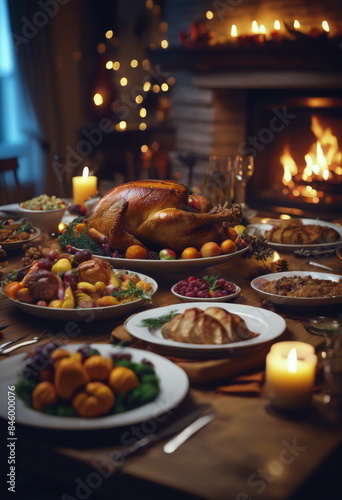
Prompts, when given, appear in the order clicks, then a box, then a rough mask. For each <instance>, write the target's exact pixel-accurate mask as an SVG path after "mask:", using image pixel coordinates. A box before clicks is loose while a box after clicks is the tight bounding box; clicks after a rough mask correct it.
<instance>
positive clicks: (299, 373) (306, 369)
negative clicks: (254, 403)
mask: <svg viewBox="0 0 342 500" xmlns="http://www.w3.org/2000/svg"><path fill="white" fill-rule="evenodd" d="M292 344H296V343H295V342H293V343H292ZM300 344H302V343H301V342H300ZM288 347H291V346H288ZM297 347H298V352H297V348H296V347H292V348H291V349H290V350H289V351H288V354H287V356H284V355H283V354H284V352H283V351H280V350H277V348H275V350H271V351H270V352H269V354H268V355H267V357H266V384H267V392H268V397H269V399H270V402H271V403H272V404H273V405H274V406H276V407H278V408H281V409H284V410H296V409H298V410H302V409H306V408H308V407H309V406H310V403H311V398H312V393H313V389H314V384H315V373H316V365H317V356H316V355H315V354H313V353H312V352H309V351H311V349H310V347H311V346H310V347H307V348H304V347H303V345H300V346H297ZM278 349H280V348H279V347H278ZM287 350H288V349H286V350H285V352H287ZM305 350H307V351H308V352H305ZM299 353H300V354H299Z"/></svg>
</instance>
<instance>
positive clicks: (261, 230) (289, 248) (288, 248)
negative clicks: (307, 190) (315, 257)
mask: <svg viewBox="0 0 342 500" xmlns="http://www.w3.org/2000/svg"><path fill="white" fill-rule="evenodd" d="M299 220H301V221H302V223H303V225H304V226H307V225H308V224H315V225H317V226H326V227H331V228H332V229H335V231H337V232H338V233H339V235H340V239H339V240H338V241H335V242H333V243H313V244H311V245H286V244H283V243H271V242H268V245H269V246H270V247H271V248H273V249H274V250H279V252H294V251H295V250H299V249H301V248H304V249H311V250H312V249H314V248H334V247H338V246H339V245H341V244H342V227H341V226H339V225H338V224H333V223H332V222H325V221H324V220H318V219H299ZM273 228H274V226H273V225H272V224H267V223H266V224H262V223H258V224H250V225H249V226H248V227H247V231H248V232H249V233H250V234H260V235H262V236H264V234H265V232H266V231H269V230H271V229H273Z"/></svg>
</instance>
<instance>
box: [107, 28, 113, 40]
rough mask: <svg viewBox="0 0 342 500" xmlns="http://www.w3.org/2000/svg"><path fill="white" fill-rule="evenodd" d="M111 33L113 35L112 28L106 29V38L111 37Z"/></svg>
mask: <svg viewBox="0 0 342 500" xmlns="http://www.w3.org/2000/svg"><path fill="white" fill-rule="evenodd" d="M113 35H114V33H113V30H108V31H106V38H108V40H109V39H110V38H113Z"/></svg>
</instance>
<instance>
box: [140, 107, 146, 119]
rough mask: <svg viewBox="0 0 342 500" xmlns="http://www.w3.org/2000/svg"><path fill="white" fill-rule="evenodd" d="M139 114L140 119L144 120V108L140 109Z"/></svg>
mask: <svg viewBox="0 0 342 500" xmlns="http://www.w3.org/2000/svg"><path fill="white" fill-rule="evenodd" d="M139 114H140V116H141V118H145V116H146V115H147V111H146V108H141V110H140V112H139Z"/></svg>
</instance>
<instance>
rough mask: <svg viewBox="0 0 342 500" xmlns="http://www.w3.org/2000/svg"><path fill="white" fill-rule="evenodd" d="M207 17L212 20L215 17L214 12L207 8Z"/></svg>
mask: <svg viewBox="0 0 342 500" xmlns="http://www.w3.org/2000/svg"><path fill="white" fill-rule="evenodd" d="M205 17H206V18H207V19H209V20H210V19H212V18H213V17H214V13H213V12H211V10H207V12H206V13H205Z"/></svg>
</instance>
